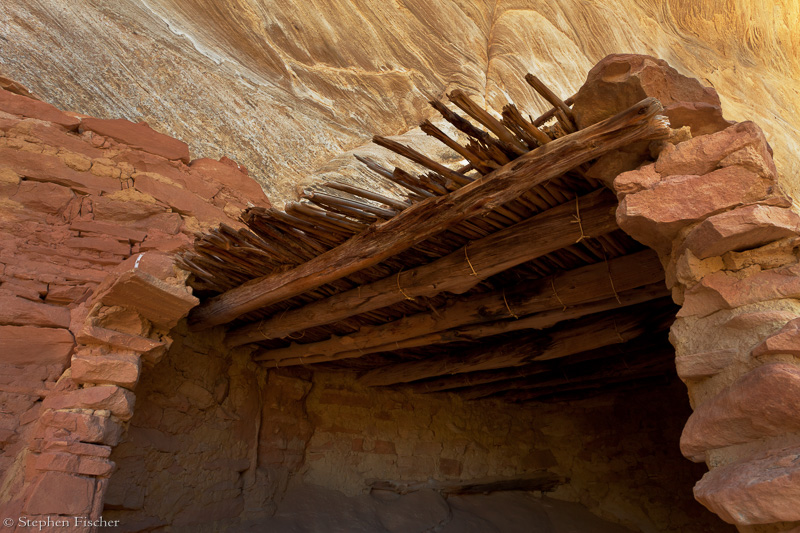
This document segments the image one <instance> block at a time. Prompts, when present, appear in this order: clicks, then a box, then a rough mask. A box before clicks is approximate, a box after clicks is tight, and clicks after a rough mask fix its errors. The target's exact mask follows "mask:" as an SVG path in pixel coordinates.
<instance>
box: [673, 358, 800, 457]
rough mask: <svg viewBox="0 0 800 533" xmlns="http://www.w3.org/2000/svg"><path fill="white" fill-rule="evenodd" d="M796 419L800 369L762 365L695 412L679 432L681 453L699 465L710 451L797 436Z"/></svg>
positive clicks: (798, 425)
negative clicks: (789, 435)
mask: <svg viewBox="0 0 800 533" xmlns="http://www.w3.org/2000/svg"><path fill="white" fill-rule="evenodd" d="M778 391H779V393H778ZM798 413H800V367H797V366H794V365H790V364H785V363H770V364H765V365H763V366H760V367H758V368H756V369H755V370H753V371H751V372H749V373H748V374H746V375H745V376H743V377H742V378H740V379H739V380H738V381H736V382H735V383H734V384H733V385H731V386H730V388H728V389H727V390H725V391H724V392H722V393H720V394H719V395H718V396H717V397H715V398H713V399H711V400H709V401H707V402H704V403H703V404H701V405H700V406H698V407H697V408H696V409H695V412H694V413H693V414H692V416H690V417H689V421H688V422H687V423H686V427H685V428H684V430H683V435H682V436H681V451H682V452H683V454H684V455H685V456H686V457H688V458H690V459H692V460H694V461H702V460H704V452H705V451H707V450H710V449H715V448H722V447H724V446H730V445H733V444H741V443H744V442H751V441H755V440H758V439H761V438H764V437H771V436H776V435H781V434H784V433H792V432H797V431H800V417H798Z"/></svg>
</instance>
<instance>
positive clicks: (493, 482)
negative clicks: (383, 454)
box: [367, 470, 567, 494]
mask: <svg viewBox="0 0 800 533" xmlns="http://www.w3.org/2000/svg"><path fill="white" fill-rule="evenodd" d="M566 481H567V480H566V479H565V478H563V477H561V476H559V475H558V474H554V473H552V472H548V471H547V470H541V471H538V472H531V473H528V474H525V475H521V476H516V477H491V478H483V479H472V480H469V481H438V480H435V479H429V480H427V481H397V480H391V479H387V480H369V481H368V482H367V484H368V485H369V487H370V489H372V490H386V491H391V492H396V493H398V494H408V493H410V492H417V491H420V490H435V491H437V492H441V493H442V494H488V493H491V492H500V491H508V490H521V491H541V492H550V491H552V490H554V489H555V488H556V487H558V486H559V485H562V484H563V483H565V482H566Z"/></svg>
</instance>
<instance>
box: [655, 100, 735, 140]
mask: <svg viewBox="0 0 800 533" xmlns="http://www.w3.org/2000/svg"><path fill="white" fill-rule="evenodd" d="M664 114H665V115H666V116H667V118H669V124H670V126H671V127H672V128H675V129H678V128H682V127H683V126H689V128H691V130H692V136H693V137H698V136H700V135H708V134H711V133H716V132H718V131H722V130H724V129H725V128H727V127H729V126H732V125H733V124H734V122H731V121H730V120H725V118H724V117H723V116H722V107H721V106H720V104H719V100H717V103H716V104H709V103H706V102H676V103H674V104H669V105H668V106H666V108H665V109H664Z"/></svg>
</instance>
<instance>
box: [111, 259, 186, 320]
mask: <svg viewBox="0 0 800 533" xmlns="http://www.w3.org/2000/svg"><path fill="white" fill-rule="evenodd" d="M98 301H101V302H103V303H104V304H105V305H109V306H114V305H119V306H123V307H131V308H133V309H136V311H137V312H138V313H139V314H141V315H142V316H143V317H145V318H147V319H148V320H150V321H151V322H152V323H153V324H156V325H157V326H161V327H164V328H168V329H169V328H173V327H175V325H176V324H177V323H178V321H179V320H180V319H181V318H183V317H185V316H186V315H187V313H188V312H189V310H190V309H192V308H193V307H194V306H196V305H197V304H198V302H199V300H198V299H197V298H196V297H194V296H192V295H191V294H189V293H188V292H186V289H184V288H183V287H177V286H175V285H170V284H168V283H165V282H164V281H161V280H160V279H158V278H156V277H155V276H152V275H150V274H148V273H146V272H141V271H139V270H138V269H136V268H134V269H133V270H131V271H128V272H125V273H124V274H122V275H120V276H119V277H118V278H117V279H116V281H115V282H114V284H113V285H112V286H111V287H110V288H108V289H107V290H106V291H105V292H103V293H102V294H100V295H99V296H98Z"/></svg>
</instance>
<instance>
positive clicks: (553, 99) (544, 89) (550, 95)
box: [525, 74, 575, 128]
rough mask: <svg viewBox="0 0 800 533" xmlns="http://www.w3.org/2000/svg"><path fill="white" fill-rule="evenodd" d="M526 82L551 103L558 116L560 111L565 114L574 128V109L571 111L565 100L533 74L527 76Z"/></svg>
mask: <svg viewBox="0 0 800 533" xmlns="http://www.w3.org/2000/svg"><path fill="white" fill-rule="evenodd" d="M525 81H527V82H528V84H529V85H530V86H531V87H533V88H534V90H535V91H536V92H537V93H539V94H540V95H541V96H542V98H544V99H545V100H547V101H548V102H549V103H550V105H552V106H553V107H554V108H556V114H557V113H558V112H559V111H561V112H562V113H564V115H565V116H566V118H567V119H568V121H569V122H571V123H572V127H573V128H574V123H575V116H574V115H573V114H572V109H570V108H569V106H568V105H567V104H566V103H565V102H564V101H563V100H561V98H559V97H558V96H556V93H554V92H553V91H551V90H550V88H549V87H548V86H547V85H545V84H544V82H542V80H540V79H539V78H537V77H536V76H534V75H533V74H526V75H525Z"/></svg>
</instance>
